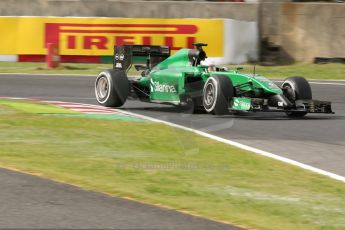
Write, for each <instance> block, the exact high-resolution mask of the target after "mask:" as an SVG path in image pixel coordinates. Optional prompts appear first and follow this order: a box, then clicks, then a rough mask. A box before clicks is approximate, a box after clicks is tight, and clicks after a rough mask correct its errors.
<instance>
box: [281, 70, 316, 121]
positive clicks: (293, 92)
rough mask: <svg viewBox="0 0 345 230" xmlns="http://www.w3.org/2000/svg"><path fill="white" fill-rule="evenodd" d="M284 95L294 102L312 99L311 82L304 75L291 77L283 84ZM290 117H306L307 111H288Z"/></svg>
mask: <svg viewBox="0 0 345 230" xmlns="http://www.w3.org/2000/svg"><path fill="white" fill-rule="evenodd" d="M281 88H282V89H284V96H286V97H287V98H288V99H289V100H290V101H291V102H292V103H295V101H296V100H311V99H312V93H311V87H310V85H309V82H308V81H307V80H306V79H305V78H303V77H289V78H287V79H286V80H285V81H284V82H283V84H282V87H281ZM286 114H287V115H288V116H289V117H304V116H305V115H306V114H307V112H286Z"/></svg>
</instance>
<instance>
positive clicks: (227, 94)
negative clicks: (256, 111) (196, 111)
mask: <svg viewBox="0 0 345 230" xmlns="http://www.w3.org/2000/svg"><path fill="white" fill-rule="evenodd" d="M233 96H234V87H233V84H232V81H231V79H230V78H228V77H227V76H225V75H211V76H210V77H209V78H208V79H207V81H206V83H205V85H204V89H203V100H202V101H203V106H204V109H205V110H206V111H207V112H208V113H214V114H215V115H224V114H227V113H228V112H229V103H230V101H231V99H232V98H233Z"/></svg>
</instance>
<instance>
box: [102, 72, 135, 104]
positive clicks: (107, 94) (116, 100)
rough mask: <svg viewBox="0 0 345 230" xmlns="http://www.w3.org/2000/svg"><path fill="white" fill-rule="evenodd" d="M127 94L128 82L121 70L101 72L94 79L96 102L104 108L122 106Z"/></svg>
mask: <svg viewBox="0 0 345 230" xmlns="http://www.w3.org/2000/svg"><path fill="white" fill-rule="evenodd" d="M128 94H129V81H128V78H127V75H126V73H125V72H124V71H122V70H114V69H108V70H103V71H102V72H101V73H100V74H99V75H98V76H97V78H96V82H95V95H96V99H97V102H98V103H99V104H101V105H103V106H106V107H120V106H122V105H123V104H124V103H125V102H126V100H127V97H128Z"/></svg>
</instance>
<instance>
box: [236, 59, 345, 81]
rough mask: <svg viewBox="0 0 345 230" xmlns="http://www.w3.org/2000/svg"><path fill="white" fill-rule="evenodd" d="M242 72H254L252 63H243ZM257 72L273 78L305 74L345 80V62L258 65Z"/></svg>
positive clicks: (308, 77)
mask: <svg viewBox="0 0 345 230" xmlns="http://www.w3.org/2000/svg"><path fill="white" fill-rule="evenodd" d="M243 67H244V70H242V72H246V73H247V72H253V66H252V65H243ZM256 73H257V74H260V75H263V76H265V77H267V78H272V79H284V78H287V77H291V76H303V77H305V78H307V79H315V80H345V64H334V63H332V64H303V63H298V64H294V65H285V66H260V65H258V66H256Z"/></svg>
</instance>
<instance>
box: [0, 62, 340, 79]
mask: <svg viewBox="0 0 345 230" xmlns="http://www.w3.org/2000/svg"><path fill="white" fill-rule="evenodd" d="M227 66H229V67H230V68H233V67H234V65H227ZM243 66H244V67H245V69H244V70H242V72H245V73H251V72H252V71H253V66H252V65H243ZM109 68H112V65H111V64H72V63H63V64H61V67H60V68H58V69H48V68H47V67H46V64H45V63H29V62H22V63H20V62H0V73H40V74H42V73H48V74H88V75H89V74H91V75H97V74H98V73H99V72H100V71H102V70H103V69H109ZM256 73H258V74H261V75H263V76H265V77H268V78H272V79H284V78H287V77H289V76H304V77H306V78H307V79H319V80H329V79H333V80H345V65H344V64H302V63H299V64H294V65H287V66H260V65H258V66H256ZM129 75H139V73H138V72H136V71H135V70H134V69H133V68H132V69H131V70H130V72H129Z"/></svg>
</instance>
